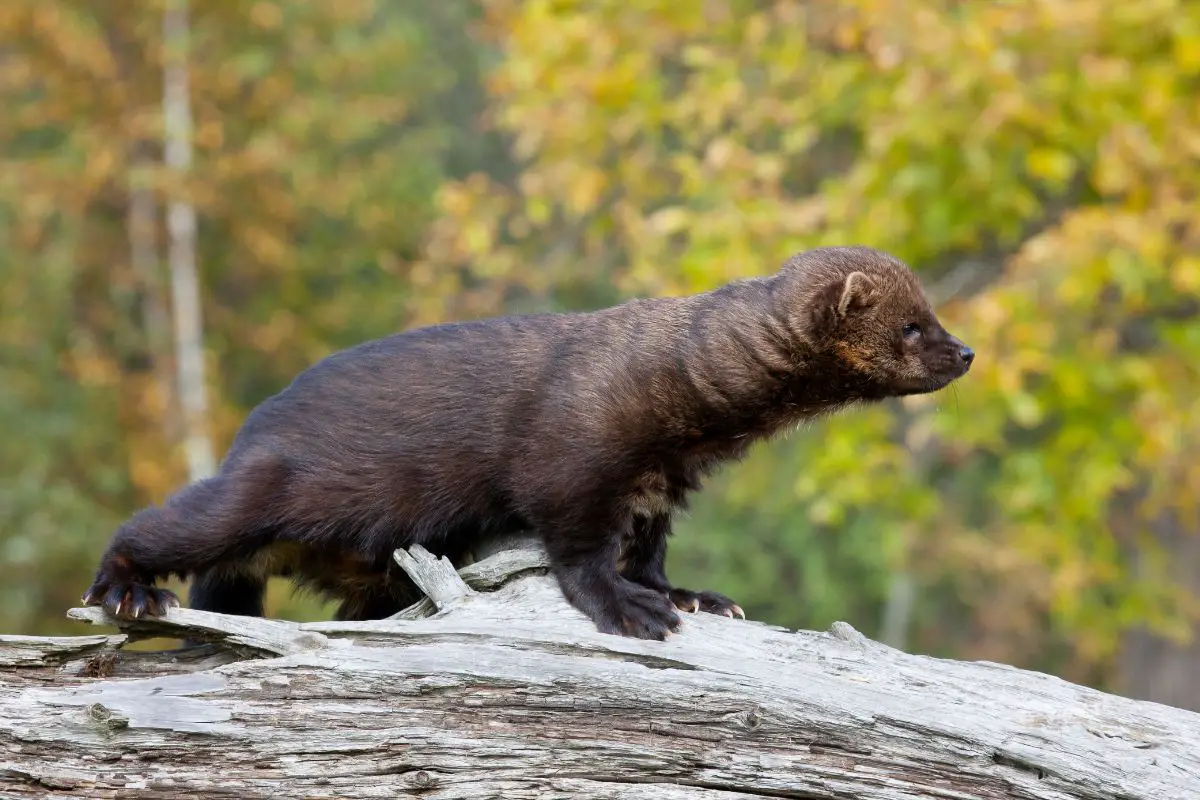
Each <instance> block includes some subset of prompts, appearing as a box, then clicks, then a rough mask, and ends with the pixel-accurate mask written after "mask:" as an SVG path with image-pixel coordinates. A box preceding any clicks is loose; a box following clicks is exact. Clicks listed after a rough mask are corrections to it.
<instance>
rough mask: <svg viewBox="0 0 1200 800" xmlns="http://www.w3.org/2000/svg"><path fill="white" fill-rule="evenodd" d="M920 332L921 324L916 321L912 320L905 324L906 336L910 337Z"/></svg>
mask: <svg viewBox="0 0 1200 800" xmlns="http://www.w3.org/2000/svg"><path fill="white" fill-rule="evenodd" d="M920 333H921V326H920V325H918V324H917V323H915V322H910V323H908V324H907V325H905V326H904V336H905V338H908V337H910V336H919V335H920Z"/></svg>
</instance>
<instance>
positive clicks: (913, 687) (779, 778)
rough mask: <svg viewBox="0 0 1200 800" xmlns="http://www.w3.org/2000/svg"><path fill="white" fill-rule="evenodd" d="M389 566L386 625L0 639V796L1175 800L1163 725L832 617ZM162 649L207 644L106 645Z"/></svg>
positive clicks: (534, 555) (523, 573)
mask: <svg viewBox="0 0 1200 800" xmlns="http://www.w3.org/2000/svg"><path fill="white" fill-rule="evenodd" d="M397 561H398V562H399V563H400V565H401V567H402V568H403V569H404V570H405V571H406V572H408V573H409V574H410V575H411V576H413V578H414V580H415V581H416V582H417V584H418V585H419V586H421V587H422V590H423V591H425V592H426V594H427V595H428V597H427V598H426V599H425V600H423V601H422V602H421V603H419V604H418V605H416V606H414V607H412V608H410V609H407V610H406V611H403V612H401V613H400V614H398V615H396V617H393V618H391V619H388V620H379V621H374V622H355V623H348V622H320V623H308V624H297V623H292V622H286V621H280V620H267V619H258V618H250V617H234V616H224V615H220V614H212V613H206V612H202V611H193V610H189V609H177V610H173V611H172V612H171V613H170V614H169V615H168V616H167V617H166V618H165V619H162V620H142V621H136V622H132V623H129V624H126V625H124V628H125V632H124V635H113V636H80V637H73V638H71V637H68V638H38V637H0V794H2V795H3V796H4V797H26V796H39V797H41V796H55V797H90V798H100V797H139V798H142V797H158V798H188V800H194V798H198V797H204V798H208V797H237V798H258V797H295V798H299V797H304V798H314V797H322V798H324V797H330V798H332V797H337V798H368V797H420V798H437V799H438V800H443V799H444V800H450V799H451V798H455V799H456V800H465V799H467V798H518V799H519V798H614V799H615V798H623V799H631V800H651V799H654V800H660V799H661V800H667V799H668V798H670V799H671V800H684V799H685V798H689V799H691V798H696V799H698V800H718V799H719V800H733V798H762V797H773V798H808V799H810V800H811V799H814V798H828V799H829V800H833V799H834V798H838V799H839V800H848V799H850V798H862V799H863V800H867V799H868V798H869V799H871V800H901V798H906V799H911V800H916V798H942V799H943V800H967V799H968V798H981V799H982V798H1025V799H1026V800H1065V798H1089V799H1091V798H1095V799H1096V800H1099V799H1100V798H1104V800H1116V799H1117V798H1120V800H1141V799H1142V798H1145V800H1185V799H1187V798H1192V799H1193V800H1194V799H1195V798H1197V797H1200V715H1196V714H1193V713H1191V712H1188V711H1183V710H1180V709H1175V708H1171V707H1168V706H1161V705H1157V704H1154V703H1147V702H1138V701H1134V700H1128V699H1125V698H1121V697H1116V696H1113V695H1108V694H1104V693H1101V692H1097V691H1094V690H1091V689H1087V688H1084V687H1081V686H1076V685H1073V684H1069V683H1067V682H1065V681H1062V680H1059V679H1057V678H1053V677H1050V676H1047V675H1042V674H1038V673H1033V672H1025V671H1021V670H1017V669H1014V668H1012V667H1007V666H1002V665H998V664H990V663H984V662H977V663H965V662H956V661H947V660H941V659H935V658H929V657H923V656H913V655H908V654H905V653H902V652H900V651H898V650H893V649H891V648H889V647H886V646H884V645H881V644H878V643H875V642H872V641H869V640H867V639H866V638H864V637H863V636H862V635H861V634H859V633H858V632H856V631H855V630H854V629H853V628H851V627H850V626H849V625H846V624H844V623H835V624H834V626H833V628H832V629H831V631H830V632H828V633H812V632H807V631H800V632H791V631H787V630H783V629H781V628H776V627H771V626H767V625H763V624H760V623H755V622H743V621H740V620H733V619H727V618H724V617H717V616H711V615H705V614H698V615H685V622H684V627H683V630H682V631H681V632H680V633H678V634H676V635H673V636H671V637H670V638H669V639H668V640H667V641H666V642H648V641H640V640H634V639H627V638H623V637H617V636H609V635H605V634H601V633H599V632H597V631H596V629H595V627H594V626H593V625H592V623H591V622H590V621H588V620H587V619H586V618H584V617H583V615H582V614H580V613H579V612H577V611H575V610H574V609H573V608H571V607H570V606H569V605H568V604H567V603H566V601H565V600H564V599H563V597H562V594H561V592H560V591H559V589H558V587H557V585H556V583H555V582H554V580H553V578H551V577H549V576H548V575H546V574H545V569H544V568H545V556H544V553H543V552H542V551H541V550H540V549H536V548H530V547H522V548H517V549H510V550H504V551H501V552H498V553H495V554H494V555H492V556H491V557H488V558H485V559H484V560H483V561H480V562H478V563H475V564H471V565H469V566H466V567H464V568H463V569H462V570H460V571H459V572H457V573H456V572H455V571H454V569H453V568H452V567H450V565H449V563H448V562H446V561H445V560H444V559H441V560H439V559H436V558H434V557H433V556H431V555H429V554H428V553H427V552H426V551H424V550H423V549H421V548H420V547H413V548H412V549H411V551H410V552H398V553H397ZM460 576H461V577H460ZM464 581H465V583H464ZM70 616H72V617H73V618H76V619H81V620H87V621H90V622H94V623H100V624H111V620H109V619H108V618H106V617H105V616H104V614H103V612H102V611H100V610H99V609H97V608H87V609H74V610H72V611H71V612H70ZM164 635H165V636H170V637H181V636H188V637H195V638H201V639H204V640H207V641H208V642H209V644H207V645H205V646H203V647H200V648H197V649H195V650H191V651H184V652H167V653H146V652H135V651H129V650H121V649H120V646H121V644H122V643H124V642H125V641H126V640H127V637H128V638H136V637H138V636H164ZM91 676H105V677H91Z"/></svg>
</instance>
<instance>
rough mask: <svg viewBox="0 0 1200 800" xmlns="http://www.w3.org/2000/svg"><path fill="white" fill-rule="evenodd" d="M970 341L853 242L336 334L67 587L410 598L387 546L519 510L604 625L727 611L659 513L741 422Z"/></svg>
mask: <svg viewBox="0 0 1200 800" xmlns="http://www.w3.org/2000/svg"><path fill="white" fill-rule="evenodd" d="M972 358H973V353H972V352H971V350H970V349H969V348H968V347H966V346H965V345H963V343H962V342H960V341H959V340H958V339H956V338H954V337H953V336H951V335H950V334H949V333H947V332H946V331H945V329H943V328H942V326H941V325H940V324H939V322H938V320H937V317H936V316H935V315H934V312H933V311H932V309H931V308H930V306H929V303H928V302H927V301H926V299H925V296H924V294H923V293H922V291H921V287H920V285H919V283H918V281H917V278H916V276H915V275H914V274H913V273H912V272H911V271H910V270H909V269H908V267H906V266H905V265H904V264H902V263H901V262H900V261H898V260H896V259H894V258H892V257H891V256H889V255H887V254H885V253H882V252H879V251H876V250H872V249H869V248H862V247H844V248H823V249H817V250H810V251H808V252H804V253H801V254H799V255H797V256H795V257H794V258H792V259H791V260H790V261H788V262H787V263H786V264H785V265H784V266H783V267H782V268H781V269H780V270H779V271H778V272H777V273H775V274H773V275H770V276H767V277H761V278H755V279H751V280H744V281H739V282H735V283H731V284H729V285H727V286H723V287H721V288H719V289H716V290H715V291H712V292H706V293H703V294H697V295H692V296H687V297H676V298H662V299H649V300H633V301H631V302H628V303H624V304H622V305H619V306H616V307H614V308H608V309H604V310H601V311H595V312H590V313H579V314H539V315H530V316H513V317H504V318H496V319H488V320H481V321H476V322H465V323H459V324H447V325H439V326H434V327H428V328H421V329H417V330H412V331H408V332H405V333H400V334H397V335H394V336H390V337H388V338H385V339H380V340H377V341H372V342H367V343H365V344H362V345H359V346H356V347H352V348H350V349H348V350H344V351H341V352H338V353H335V354H333V355H331V356H329V357H328V358H326V359H324V360H323V361H321V362H319V363H318V364H316V365H315V366H313V367H312V368H310V369H308V370H307V371H305V372H303V373H301V374H300V375H299V376H298V377H297V378H296V379H295V381H294V382H293V383H292V384H291V385H290V386H288V387H287V388H286V389H285V390H284V391H282V392H280V393H279V394H277V395H275V396H274V397H271V398H269V399H268V400H266V401H265V402H263V403H262V404H261V405H259V406H258V407H257V408H256V409H254V411H253V412H252V413H251V414H250V415H249V417H248V418H247V419H246V422H245V424H244V425H243V427H242V429H241V430H240V431H239V433H238V435H237V437H236V439H235V440H234V442H233V446H232V447H231V449H230V451H229V453H228V455H227V456H226V458H225V460H224V462H223V463H222V464H221V467H220V471H219V472H218V473H217V475H216V476H214V477H212V478H209V479H207V480H202V481H199V482H196V483H194V484H192V485H189V486H186V487H184V488H183V489H181V490H180V491H179V492H177V493H176V494H175V495H173V496H172V497H170V498H169V499H168V500H167V501H166V503H165V504H164V505H163V506H161V507H151V508H146V509H144V510H142V511H140V512H138V513H137V514H135V515H134V516H133V517H132V518H131V519H130V520H129V521H127V522H126V523H125V524H124V525H123V526H121V528H120V529H119V530H117V532H116V534H115V535H114V537H113V539H112V541H111V543H110V545H109V547H108V550H107V551H106V552H105V554H104V556H103V558H102V560H101V562H100V568H99V571H98V573H97V575H96V578H95V582H94V583H93V585H92V586H91V588H90V589H88V591H87V593H86V594H85V596H84V602H86V603H89V604H94V605H103V606H104V607H105V608H106V609H108V610H109V611H110V612H112V613H114V614H117V615H119V616H140V615H142V614H152V615H157V614H161V613H163V611H164V610H165V608H166V607H167V606H168V605H171V604H174V603H175V602H177V601H176V600H175V598H174V596H173V595H172V594H171V593H170V592H168V591H166V590H164V589H161V588H156V587H155V586H154V582H155V580H156V579H158V578H161V577H163V576H167V575H169V574H178V575H182V576H192V577H193V578H194V582H193V585H192V590H191V595H190V602H191V605H192V606H193V607H195V608H202V609H207V610H211V611H221V612H226V613H233V614H249V615H261V614H262V613H263V605H262V597H263V590H264V585H265V582H266V580H267V578H268V577H269V576H271V575H289V576H292V577H293V578H295V579H296V580H297V581H299V582H300V583H302V584H307V585H309V586H311V587H314V588H316V589H318V590H320V591H322V592H325V593H327V594H329V595H331V596H334V597H337V598H339V599H340V600H341V601H342V604H341V607H340V609H339V611H338V616H339V618H342V619H373V618H380V617H384V616H387V615H390V614H392V613H394V612H396V611H398V610H400V609H401V608H402V607H403V606H404V605H406V604H407V603H409V602H411V601H412V600H413V599H414V593H413V587H412V585H411V583H409V581H408V580H407V579H406V578H405V577H404V576H403V575H402V574H397V570H396V569H394V568H393V566H392V558H391V554H392V552H393V551H394V550H395V549H396V548H398V547H405V546H407V545H411V544H413V543H415V542H420V543H421V544H423V545H425V546H426V547H428V548H429V549H431V550H432V551H434V552H436V553H440V554H446V555H448V556H449V557H450V559H451V560H452V561H454V560H455V559H456V558H459V557H460V556H461V555H462V554H463V553H464V552H466V551H467V550H469V548H470V547H471V546H472V545H473V544H475V543H477V542H478V541H479V540H480V539H481V538H482V537H487V536H489V535H493V534H496V533H501V532H506V531H510V530H514V529H532V530H534V531H536V532H537V533H538V534H540V535H541V537H542V538H543V539H544V540H545V543H546V547H547V549H548V551H549V554H550V558H551V561H552V564H553V571H554V574H555V576H556V577H557V579H558V582H559V585H560V586H561V587H562V590H563V593H564V594H565V596H566V598H567V599H568V600H569V601H570V602H571V603H572V604H574V605H575V607H577V608H578V609H580V610H581V611H583V612H584V613H585V614H587V615H588V616H589V617H590V618H591V619H592V620H593V621H594V622H595V623H596V625H597V627H598V628H599V629H600V630H601V631H604V632H607V633H615V634H624V635H628V636H635V637H641V638H648V639H661V638H663V637H664V636H665V635H666V634H667V632H668V631H671V630H675V629H677V627H678V625H679V616H678V615H677V613H676V609H677V608H678V609H684V610H688V611H694V610H700V611H708V612H713V613H723V614H727V615H730V616H732V615H735V614H736V615H739V616H741V610H740V609H739V608H737V606H736V605H735V604H734V603H733V601H731V600H729V599H728V598H726V597H724V596H722V595H720V594H717V593H715V592H692V591H689V590H686V589H680V588H677V587H673V586H671V584H670V583H669V582H668V580H667V576H666V574H665V571H664V566H663V564H664V559H665V555H666V549H667V537H668V536H669V534H670V531H671V515H672V512H673V511H675V510H676V509H679V508H680V507H682V506H683V505H684V501H685V498H686V496H687V494H688V493H689V492H691V491H694V490H695V489H697V488H699V486H700V481H701V478H702V477H703V476H704V475H705V474H706V473H708V472H710V471H711V470H712V469H713V468H714V467H716V466H717V465H719V464H720V463H722V462H725V461H729V460H731V459H736V458H739V457H741V456H742V455H743V454H744V453H745V452H746V450H747V448H749V447H750V445H751V444H752V443H753V442H755V441H757V440H760V439H763V438H765V437H768V436H771V435H772V434H774V433H776V432H779V431H781V430H782V429H784V428H787V427H789V426H792V425H794V424H796V423H798V422H800V421H802V420H806V419H810V418H812V417H814V416H816V415H819V414H823V413H826V412H831V411H834V410H836V409H838V408H841V407H844V406H847V405H849V404H852V403H856V402H870V401H877V400H881V399H883V398H886V397H894V396H900V395H908V394H916V393H923V392H932V391H935V390H937V389H940V388H942V387H943V386H945V385H946V384H948V383H950V382H951V381H953V380H955V379H956V378H958V377H960V376H962V375H963V374H965V373H966V372H967V370H968V369H969V367H970V365H971V361H972Z"/></svg>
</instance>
